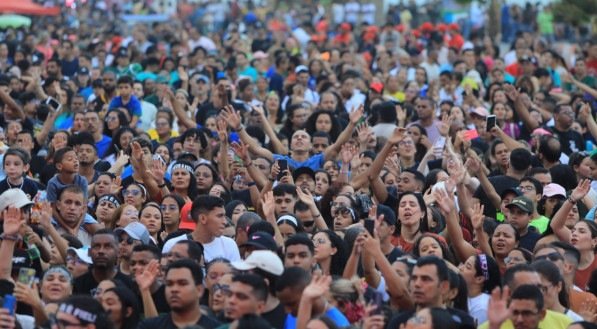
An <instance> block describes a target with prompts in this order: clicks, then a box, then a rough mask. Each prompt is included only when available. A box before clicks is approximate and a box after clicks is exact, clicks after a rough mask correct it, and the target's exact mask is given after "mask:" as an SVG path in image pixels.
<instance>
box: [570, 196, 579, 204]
mask: <svg viewBox="0 0 597 329" xmlns="http://www.w3.org/2000/svg"><path fill="white" fill-rule="evenodd" d="M568 202H570V203H572V204H576V203H577V202H578V201H575V200H574V199H572V196H569V197H568Z"/></svg>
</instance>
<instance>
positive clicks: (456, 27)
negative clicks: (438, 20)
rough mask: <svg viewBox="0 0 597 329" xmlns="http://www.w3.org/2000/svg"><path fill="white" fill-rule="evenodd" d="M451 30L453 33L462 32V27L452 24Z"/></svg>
mask: <svg viewBox="0 0 597 329" xmlns="http://www.w3.org/2000/svg"><path fill="white" fill-rule="evenodd" d="M449 28H450V30H451V31H460V25H458V24H456V23H452V24H450V25H449Z"/></svg>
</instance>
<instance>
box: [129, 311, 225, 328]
mask: <svg viewBox="0 0 597 329" xmlns="http://www.w3.org/2000/svg"><path fill="white" fill-rule="evenodd" d="M197 325H199V326H200V327H201V328H205V329H215V328H217V327H219V326H221V325H222V323H221V322H219V321H218V320H216V319H214V318H212V317H209V316H207V315H201V317H200V318H199V321H197ZM178 328H179V327H177V326H176V325H175V324H174V321H172V316H171V315H170V313H168V314H162V315H159V316H156V317H154V318H149V319H145V320H143V321H141V322H140V323H139V325H138V326H137V329H178Z"/></svg>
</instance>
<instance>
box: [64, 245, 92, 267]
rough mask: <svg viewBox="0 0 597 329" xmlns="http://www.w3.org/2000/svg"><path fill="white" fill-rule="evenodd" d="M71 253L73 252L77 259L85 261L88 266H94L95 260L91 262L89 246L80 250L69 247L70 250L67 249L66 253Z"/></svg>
mask: <svg viewBox="0 0 597 329" xmlns="http://www.w3.org/2000/svg"><path fill="white" fill-rule="evenodd" d="M69 251H72V252H74V253H75V255H77V257H78V258H79V259H80V260H82V261H84V262H85V263H86V264H89V265H91V264H93V260H91V256H89V247H88V246H83V247H81V248H79V249H76V248H73V247H69V248H68V249H66V252H67V253H68V252H69Z"/></svg>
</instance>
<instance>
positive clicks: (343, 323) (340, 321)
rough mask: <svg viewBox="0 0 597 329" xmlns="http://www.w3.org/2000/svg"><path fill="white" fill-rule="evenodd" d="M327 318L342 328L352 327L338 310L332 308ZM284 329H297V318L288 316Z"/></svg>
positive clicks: (327, 312)
mask: <svg viewBox="0 0 597 329" xmlns="http://www.w3.org/2000/svg"><path fill="white" fill-rule="evenodd" d="M325 316H327V317H328V318H330V320H332V321H334V323H335V324H336V325H337V326H338V327H340V328H344V327H348V326H350V322H348V319H346V317H345V316H344V314H342V312H340V311H339V310H338V309H337V308H335V307H332V308H330V309H328V310H327V311H326V312H325ZM284 329H296V317H295V316H293V315H292V314H288V315H287V316H286V322H285V323H284Z"/></svg>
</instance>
